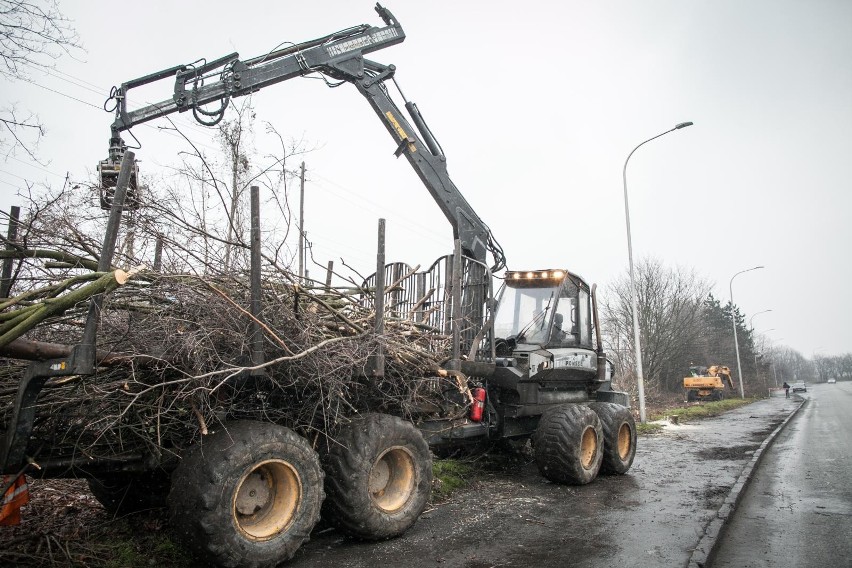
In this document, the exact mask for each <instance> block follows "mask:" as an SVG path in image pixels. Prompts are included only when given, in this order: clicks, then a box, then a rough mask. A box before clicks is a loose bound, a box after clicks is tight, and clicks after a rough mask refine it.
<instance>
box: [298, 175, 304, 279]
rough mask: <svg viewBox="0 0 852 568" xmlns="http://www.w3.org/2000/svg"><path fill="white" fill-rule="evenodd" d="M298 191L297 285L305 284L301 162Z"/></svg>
mask: <svg viewBox="0 0 852 568" xmlns="http://www.w3.org/2000/svg"><path fill="white" fill-rule="evenodd" d="M301 169H302V173H301V184H300V188H301V189H300V190H299V284H304V282H305V162H302V168H301Z"/></svg>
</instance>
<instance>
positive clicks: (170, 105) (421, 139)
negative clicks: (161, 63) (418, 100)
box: [98, 4, 506, 272]
mask: <svg viewBox="0 0 852 568" xmlns="http://www.w3.org/2000/svg"><path fill="white" fill-rule="evenodd" d="M376 12H378V14H379V16H380V17H381V18H382V20H383V21H384V23H385V26H384V27H372V26H368V25H366V24H365V25H360V26H356V27H353V28H348V29H346V30H342V31H339V32H336V33H334V34H330V35H328V36H325V37H322V38H318V39H315V40H312V41H308V42H304V43H300V44H294V45H290V46H288V47H285V48H283V49H277V50H274V51H272V52H270V53H267V54H266V55H263V56H259V57H255V58H253V59H248V60H240V59H239V54H237V53H232V54H230V55H227V56H225V57H221V58H219V59H216V60H215V61H210V62H201V63H198V64H191V65H179V66H175V67H171V68H169V69H164V70H162V71H159V72H157V73H152V74H151V75H146V76H144V77H140V78H138V79H134V80H132V81H128V82H126V83H123V84H122V85H121V87H117V88H113V92H112V94H111V98H112V99H114V100H115V109H114V111H115V121H114V122H113V124H112V127H111V135H110V149H109V158H108V159H107V160H105V161H102V162H101V163H100V165H99V167H98V169H99V171H101V173H102V187H105V186H107V185H109V182H108V181H104V179H103V178H104V172H107V173H108V175H115V176H117V171H118V170H117V164H120V162H121V157H122V156H123V154H124V150H125V149H126V148H127V146H126V144H125V143H124V141H123V140H122V138H121V133H122V132H123V131H127V130H129V129H131V128H132V127H134V126H136V125H138V124H142V123H144V122H148V121H150V120H154V119H156V118H160V117H163V116H167V115H169V114H172V113H175V112H187V111H192V113H193V115H194V116H195V118H196V120H198V121H199V122H200V123H201V124H204V125H207V126H214V125H216V124H217V123H218V122H219V121H221V120H222V118H223V116H224V113H225V110H226V109H227V106H228V103H229V101H230V99H231V98H232V97H239V96H244V95H248V94H250V93H253V92H255V91H259V90H260V89H262V88H264V87H268V86H270V85H274V84H276V83H280V82H282V81H286V80H288V79H293V78H296V77H302V76H305V75H310V74H314V73H320V74H322V75H323V76H324V78H326V82H327V83H329V85H330V86H337V84H340V83H339V82H347V83H351V84H353V85H354V86H355V87H356V88H357V89H358V91H359V92H360V93H361V94H362V95H363V96H364V97H365V98H366V99H367V101H368V102H369V103H370V106H371V107H372V108H373V110H374V111H375V112H376V114H377V115H378V116H379V118H380V119H381V120H382V122H383V124H384V125H385V128H387V130H388V132H389V133H390V134H391V136H393V137H394V140H395V142H396V144H397V146H396V151H395V154H396V156H397V157H399V156H400V155H405V157H406V158H407V159H408V162H409V163H410V164H411V166H412V167H413V168H414V170H415V172H417V175H418V177H420V180H421V181H422V182H423V184H424V185H425V186H426V188H427V190H428V191H429V193H430V194H431V196H432V197H433V199H435V201H436V202H437V204H438V206H439V207H440V208H441V211H442V212H443V213H444V215H445V216H446V217H447V219H448V220H449V222H450V224H451V225H452V227H453V236H454V238H456V239H459V240H460V242H461V247H462V252H463V253H464V254H465V255H467V256H469V257H471V258H474V259H476V260H478V261H480V262H484V261H486V258H487V253H488V252H490V253H491V255H492V256H493V260H494V265H493V266H492V271H494V272H496V271H498V270H500V269H502V268H504V267H505V264H506V263H505V257H504V256H503V251H502V249H501V247H500V245H499V244H498V243H497V242H496V241H495V240H494V238H493V237H492V235H491V231H490V230H489V229H488V227H487V226H486V225H485V223H484V222H483V221H482V220H481V219H480V218H479V216H478V215H477V214H476V212H475V211H474V210H473V208H472V207H471V206H470V204H469V203H468V202H467V200H466V199H465V198H464V196H463V195H462V194H461V192H460V191H459V190H458V188H457V187H456V186H455V184H454V183H453V182H452V180H451V179H450V177H449V174H448V173H447V167H446V157H445V156H444V154H443V152H442V151H441V148H440V145H439V144H438V142H437V140H436V139H435V137H434V136H433V135H432V133H431V131H430V130H429V128H428V127H427V126H426V123H425V121H424V120H423V117H422V115H421V114H420V112H419V110H418V109H417V106H416V105H415V104H414V103H413V102H410V101H406V102H405V108H406V110H407V112H408V114H409V116H410V117H411V120H412V121H413V122H414V125H415V127H412V125H411V123H409V121H408V119H406V118H405V116H404V115H403V113H402V112H401V111H400V110H399V108H398V107H397V105H396V104H395V103H394V101H393V99H392V98H391V96H390V94H389V92H388V89H387V85H386V81H389V80H391V81H393V82H394V84H396V81H395V79H394V72H395V70H396V68H395V67H394V66H393V65H383V64H380V63H376V62H374V61H370V60H368V59H365V58H364V55H365V54H367V53H370V52H373V51H376V50H379V49H382V48H385V47H389V46H391V45H394V44H397V43H400V42H402V41H403V40H404V39H405V32H404V31H403V29H402V27H401V26H400V24H399V22H398V21H397V20H396V19H395V18H394V16H393V14H391V12H390V11H389V10H387V9H386V8H384V7H382V6H381V4H376ZM168 78H173V79H174V91H173V95H172V97H171V98H170V99H167V100H164V101H162V102H160V103H156V104H150V105H147V106H143V107H142V108H138V109H134V110H128V108H127V94H128V92H129V91H130V90H131V89H133V88H136V87H139V86H142V85H146V84H149V83H153V82H156V81H160V80H163V79H168ZM328 79H331V80H334V81H338V83H337V84H331V83H330V82H329V81H328ZM397 88H398V86H397ZM400 94H401V91H400ZM403 99H404V97H403ZM211 104H212V105H213V106H214V108H213V109H210V108H208V107H207V106H206V105H211Z"/></svg>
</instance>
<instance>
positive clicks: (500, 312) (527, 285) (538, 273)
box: [494, 269, 593, 349]
mask: <svg viewBox="0 0 852 568" xmlns="http://www.w3.org/2000/svg"><path fill="white" fill-rule="evenodd" d="M494 335H495V337H497V338H502V339H507V340H510V339H511V340H514V343H516V344H517V345H524V344H525V345H538V346H542V347H547V348H562V347H582V348H586V349H592V348H593V346H592V313H591V301H590V293H589V286H588V284H586V282H585V281H584V280H583V279H582V278H580V277H579V276H577V275H575V274H572V273H570V272H568V271H567V270H558V269H557V270H533V271H517V272H515V271H509V272H507V273H506V277H505V284H504V287H503V289H502V291H501V294H500V297H499V304H498V307H497V312H496V314H495V316H494Z"/></svg>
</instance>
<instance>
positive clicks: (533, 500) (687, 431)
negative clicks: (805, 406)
mask: <svg viewBox="0 0 852 568" xmlns="http://www.w3.org/2000/svg"><path fill="white" fill-rule="evenodd" d="M797 407H798V402H797V401H794V400H792V399H791V400H786V399H783V398H781V399H778V398H773V399H767V400H763V401H760V402H757V403H755V404H752V405H749V406H747V407H744V408H740V409H737V410H734V411H731V412H729V413H727V414H725V415H724V416H720V417H715V418H709V419H705V420H702V421H701V422H696V423H694V424H684V425H668V426H667V427H666V428H665V430H664V431H663V432H662V433H660V434H655V435H652V436H643V437H640V438H639V444H638V449H637V454H636V459H635V461H634V464H633V467H632V468H631V470H630V471H629V472H628V474H627V475H624V476H615V477H599V478H598V479H596V480H595V481H594V482H593V483H591V484H589V485H585V486H582V487H568V486H561V485H556V484H552V483H549V482H547V481H546V480H545V479H544V478H542V477H541V476H540V475H538V472H537V470H536V467H535V465H534V464H533V463H531V462H529V461H522V462H520V463H516V464H514V466H512V467H509V468H507V469H505V470H500V471H494V472H493V473H491V474H488V475H486V476H484V477H482V478H481V479H478V480H477V481H475V482H474V483H472V484H471V485H470V486H469V487H468V488H466V489H464V490H462V491H459V492H457V493H456V494H454V495H453V497H452V498H451V499H450V501H449V502H446V503H442V504H439V505H436V506H434V507H433V508H432V509H430V510H427V512H426V513H424V515H423V516H422V517H421V518H420V520H419V521H418V522H417V524H415V525H414V527H413V528H412V529H411V530H409V531H408V532H407V533H406V534H405V535H403V536H402V537H399V538H396V539H392V540H388V541H384V542H378V543H369V542H358V541H355V540H352V539H349V538H346V537H344V536H342V535H341V534H340V533H337V532H336V531H334V530H332V529H320V530H317V531H315V533H314V535H313V536H312V540H311V542H309V543H308V544H307V545H305V546H303V547H302V548H301V549H300V550H299V552H298V553H297V554H296V556H295V558H293V560H291V561H290V562H288V563H287V566H288V567H293V568H306V567H321V566H336V567H340V568H361V567H364V568H367V567H370V568H373V567H375V566H383V565H385V566H452V567H463V568H487V567H492V566H495V567H496V566H518V567H521V566H537V567H541V568H557V567H558V568H562V567H564V566H566V565H571V566H576V567H601V566H643V567H648V568H653V567H666V568H669V567H671V566H686V564H687V563H688V562H689V559H690V556H691V555H692V552H693V549H694V548H695V547H696V545H697V543H698V542H699V539H700V538H701V536H702V535H703V534H704V530H705V528H706V527H707V525H708V523H709V522H710V520H711V519H713V518H715V516H716V513H717V511H718V510H719V507H720V506H721V505H722V503H723V502H724V499H725V497H726V496H727V494H728V492H729V490H730V489H731V487H732V486H733V485H734V483H735V481H736V479H737V477H738V476H739V475H740V473H741V472H742V470H743V467H744V465H745V464H746V463H747V462H748V461H749V460H750V458H751V456H752V454H753V452H754V450H755V449H757V448H758V447H759V445H760V444H761V443H762V442H763V441H764V439H765V438H766V437H767V436H768V435H769V433H771V432H772V431H773V430H774V429H775V428H776V427H777V426H778V424H780V423H781V422H782V421H783V420H784V419H785V418H787V416H789V414H790V413H791V412H792V411H794V410H795V409H796V408H797Z"/></svg>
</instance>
